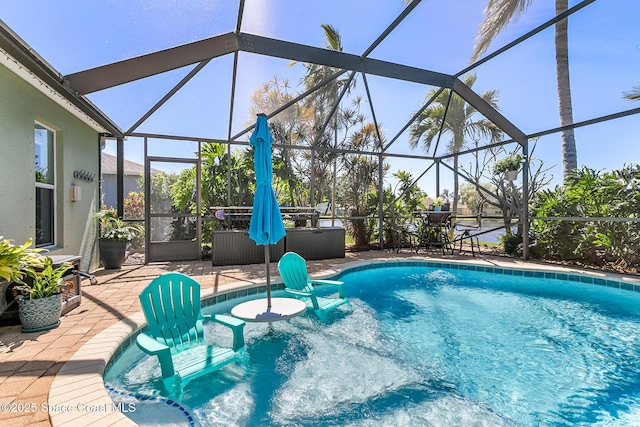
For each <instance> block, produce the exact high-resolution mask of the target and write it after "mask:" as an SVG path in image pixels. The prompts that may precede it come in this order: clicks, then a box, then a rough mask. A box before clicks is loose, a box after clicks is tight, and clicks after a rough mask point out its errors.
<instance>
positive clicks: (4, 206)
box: [0, 65, 99, 270]
mask: <svg viewBox="0 0 640 427" xmlns="http://www.w3.org/2000/svg"><path fill="white" fill-rule="evenodd" d="M35 121H38V122H41V123H42V124H44V125H46V126H47V127H49V128H52V129H54V130H55V131H56V138H57V145H56V150H57V151H56V160H57V171H56V172H57V173H56V185H57V194H56V202H57V212H58V218H57V224H56V236H57V238H56V241H57V244H56V246H55V247H51V248H48V249H49V251H50V253H51V254H74V255H82V256H83V263H82V266H81V268H82V269H83V270H91V269H93V268H96V267H97V263H96V258H97V256H96V255H97V250H96V249H95V247H96V244H95V233H96V225H95V221H92V220H91V218H92V216H91V214H92V212H94V211H95V210H96V209H97V207H98V185H99V183H98V179H97V178H96V179H95V180H94V182H88V181H84V180H79V179H75V178H74V177H73V172H74V170H84V171H88V172H90V173H93V174H95V176H96V177H97V176H98V159H99V140H98V137H99V135H98V132H97V131H96V130H94V129H92V128H91V127H89V126H88V125H87V124H85V123H83V122H82V121H81V120H79V119H78V118H76V117H75V116H73V115H72V114H71V113H69V112H68V111H66V110H65V109H64V108H62V107H61V106H60V105H58V104H57V103H55V102H53V101H52V100H51V99H49V98H48V97H47V96H45V95H44V94H42V93H41V92H40V91H38V90H36V89H35V88H34V87H33V86H31V85H30V84H28V83H26V82H25V81H24V80H22V79H21V78H19V77H18V76H17V75H16V74H14V73H13V72H12V71H10V70H9V69H7V68H6V67H5V66H3V65H0V236H5V237H6V238H10V239H13V240H15V242H16V243H22V242H24V241H26V240H27V239H29V238H34V240H35V161H34V122H35ZM72 184H76V185H79V186H80V187H81V192H82V195H81V200H80V201H78V202H71V200H70V194H71V192H70V188H71V185H72Z"/></svg>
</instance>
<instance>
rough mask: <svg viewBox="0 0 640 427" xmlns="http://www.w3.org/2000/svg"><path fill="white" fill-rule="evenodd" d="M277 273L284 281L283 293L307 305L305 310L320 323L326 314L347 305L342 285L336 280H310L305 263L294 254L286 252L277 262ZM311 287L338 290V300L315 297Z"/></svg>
mask: <svg viewBox="0 0 640 427" xmlns="http://www.w3.org/2000/svg"><path fill="white" fill-rule="evenodd" d="M278 271H280V277H282V280H283V281H284V285H285V290H284V291H285V292H286V293H288V294H291V295H292V296H293V297H295V298H297V299H300V300H302V301H304V302H305V304H307V310H308V311H313V312H314V313H315V314H316V315H317V316H318V317H319V318H320V320H322V321H326V320H327V314H328V313H329V312H331V311H332V310H334V309H335V308H337V307H339V306H341V305H342V304H345V303H348V302H349V300H348V299H347V298H346V296H345V293H344V283H343V282H339V281H337V280H324V279H310V278H309V275H308V273H307V262H306V261H305V259H304V258H302V257H301V256H300V255H298V254H297V253H295V252H287V253H286V254H284V255H283V256H282V258H280V261H279V262H278ZM313 285H330V286H335V287H337V288H338V295H339V297H338V298H324V297H319V296H317V295H316V290H315V289H314V287H313Z"/></svg>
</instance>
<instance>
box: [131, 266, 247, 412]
mask: <svg viewBox="0 0 640 427" xmlns="http://www.w3.org/2000/svg"><path fill="white" fill-rule="evenodd" d="M140 304H141V305H142V311H143V312H144V316H145V317H146V319H147V323H148V324H149V329H148V331H145V332H143V333H140V334H139V335H138V336H137V338H136V344H137V345H138V347H140V349H142V351H144V352H145V353H147V354H149V355H152V356H157V357H158V360H159V361H160V368H161V370H162V379H163V381H164V384H165V387H166V388H167V390H168V391H169V393H170V395H171V396H172V397H177V399H178V400H180V398H181V397H182V391H183V388H184V386H185V385H186V384H187V382H189V381H190V380H192V379H194V378H197V377H199V376H201V375H204V374H206V373H209V372H212V371H215V370H217V369H220V368H221V367H223V366H224V365H226V364H228V363H231V362H234V361H241V360H242V356H243V353H244V321H242V320H240V319H236V318H235V317H230V316H223V315H203V314H202V313H201V312H200V284H199V283H198V282H196V281H195V280H194V279H192V278H191V277H189V276H185V275H184V274H180V273H167V274H163V275H162V276H160V277H158V278H156V279H154V280H153V281H152V282H151V283H149V284H148V285H147V286H146V287H145V288H144V290H143V291H142V292H140ZM204 320H211V321H213V322H217V323H220V324H222V325H225V326H227V327H229V328H231V330H232V331H233V347H232V348H226V347H221V346H217V345H210V344H208V343H205V342H204V329H203V321H204Z"/></svg>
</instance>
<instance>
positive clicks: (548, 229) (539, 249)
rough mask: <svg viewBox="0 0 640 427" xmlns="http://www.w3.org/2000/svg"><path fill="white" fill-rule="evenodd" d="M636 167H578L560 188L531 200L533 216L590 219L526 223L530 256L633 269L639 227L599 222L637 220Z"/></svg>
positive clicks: (639, 256)
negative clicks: (531, 241)
mask: <svg viewBox="0 0 640 427" xmlns="http://www.w3.org/2000/svg"><path fill="white" fill-rule="evenodd" d="M638 206H640V166H638V165H630V166H625V167H623V168H622V169H619V170H614V171H611V172H600V171H596V170H593V169H589V168H586V167H583V168H581V169H577V170H575V171H574V172H573V173H571V174H570V175H569V176H568V177H567V180H566V182H565V183H564V185H563V186H559V187H556V188H555V189H553V190H551V189H549V190H544V191H541V192H539V193H538V194H536V197H534V199H533V200H532V204H531V212H532V214H533V216H534V217H543V218H544V217H578V218H585V219H586V218H594V220H593V221H584V220H582V221H570V220H544V221H542V220H540V221H533V222H532V231H533V233H534V241H535V242H536V244H535V246H534V247H533V248H532V250H533V251H532V254H533V255H534V256H537V257H539V258H543V259H560V260H578V261H581V262H586V263H589V264H592V265H605V264H610V265H614V266H617V265H620V266H638V265H639V264H640V248H639V246H638V242H639V241H640V223H638V222H635V221H633V220H632V221H619V220H618V221H616V220H613V221H607V220H603V219H599V218H614V219H616V218H628V219H633V218H637V216H638Z"/></svg>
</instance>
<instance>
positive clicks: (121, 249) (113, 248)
mask: <svg viewBox="0 0 640 427" xmlns="http://www.w3.org/2000/svg"><path fill="white" fill-rule="evenodd" d="M98 247H99V249H100V262H101V263H102V266H103V267H104V268H107V269H112V268H120V267H122V264H123V263H124V258H125V253H126V250H127V242H118V241H116V240H103V239H100V240H99V241H98Z"/></svg>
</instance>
